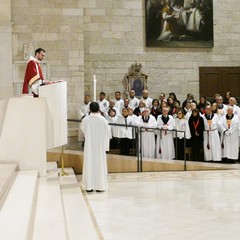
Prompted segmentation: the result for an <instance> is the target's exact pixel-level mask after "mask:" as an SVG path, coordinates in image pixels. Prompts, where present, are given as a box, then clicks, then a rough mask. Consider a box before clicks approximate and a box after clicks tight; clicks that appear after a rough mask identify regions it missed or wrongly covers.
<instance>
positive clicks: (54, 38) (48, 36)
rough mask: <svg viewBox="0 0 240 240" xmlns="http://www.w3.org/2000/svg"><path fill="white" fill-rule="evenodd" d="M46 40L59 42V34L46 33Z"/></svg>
mask: <svg viewBox="0 0 240 240" xmlns="http://www.w3.org/2000/svg"><path fill="white" fill-rule="evenodd" d="M46 40H47V41H57V40H58V34H57V33H46Z"/></svg>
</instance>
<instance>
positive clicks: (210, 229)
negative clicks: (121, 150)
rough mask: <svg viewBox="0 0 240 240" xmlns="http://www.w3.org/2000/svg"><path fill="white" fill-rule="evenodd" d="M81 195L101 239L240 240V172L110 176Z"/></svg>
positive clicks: (79, 177)
mask: <svg viewBox="0 0 240 240" xmlns="http://www.w3.org/2000/svg"><path fill="white" fill-rule="evenodd" d="M78 179H79V181H80V182H81V175H79V176H78ZM82 192H83V195H84V198H85V201H86V203H87V206H88V210H89V212H90V214H91V217H92V220H93V222H94V224H95V228H96V231H97V232H98V236H99V239H104V240H127V239H129V240H135V239H137V240H150V239H151V240H235V239H236V240H238V239H240V228H239V226H240V171H239V170H228V171H194V172H158V173H131V174H130V173H128V174H109V190H108V191H106V192H104V193H97V192H93V193H86V192H85V191H84V190H83V191H82Z"/></svg>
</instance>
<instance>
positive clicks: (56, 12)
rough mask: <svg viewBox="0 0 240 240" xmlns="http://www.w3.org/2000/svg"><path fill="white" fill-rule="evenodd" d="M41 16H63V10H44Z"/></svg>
mask: <svg viewBox="0 0 240 240" xmlns="http://www.w3.org/2000/svg"><path fill="white" fill-rule="evenodd" d="M40 12H41V15H43V16H45V15H48V16H53V15H61V14H62V10H61V8H42V9H41V10H40Z"/></svg>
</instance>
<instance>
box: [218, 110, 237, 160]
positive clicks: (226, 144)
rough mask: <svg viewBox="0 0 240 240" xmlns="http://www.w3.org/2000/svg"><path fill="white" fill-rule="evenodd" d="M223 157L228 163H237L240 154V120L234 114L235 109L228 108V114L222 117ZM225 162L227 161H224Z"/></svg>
mask: <svg viewBox="0 0 240 240" xmlns="http://www.w3.org/2000/svg"><path fill="white" fill-rule="evenodd" d="M221 132H222V157H223V158H226V162H229V163H230V162H235V161H236V160H237V159H238V152H239V137H238V135H239V119H238V117H237V116H236V115H235V114H233V107H231V106H228V107H227V114H226V115H224V116H223V117H222V124H221ZM224 160H225V159H224Z"/></svg>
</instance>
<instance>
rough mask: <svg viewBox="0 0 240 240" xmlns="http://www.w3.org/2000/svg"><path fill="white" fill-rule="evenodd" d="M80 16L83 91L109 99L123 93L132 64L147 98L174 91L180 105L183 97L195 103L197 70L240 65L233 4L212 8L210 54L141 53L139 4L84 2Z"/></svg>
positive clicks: (134, 0)
mask: <svg viewBox="0 0 240 240" xmlns="http://www.w3.org/2000/svg"><path fill="white" fill-rule="evenodd" d="M87 2H88V4H87V3H86V4H85V6H84V7H85V13H84V26H85V28H84V29H85V32H84V46H85V90H86V91H87V92H92V78H93V77H92V76H93V74H96V76H97V83H98V86H97V92H98V93H99V92H100V91H104V92H106V94H107V96H110V97H112V96H114V91H115V90H120V91H122V92H123V90H124V84H123V77H124V74H125V73H127V70H128V67H129V66H130V65H131V64H132V63H134V62H135V61H138V62H140V63H141V64H142V66H143V67H142V71H143V72H144V73H146V74H147V75H148V89H149V91H150V95H151V96H152V97H158V96H159V93H160V92H165V93H167V94H168V93H169V92H171V91H174V92H175V93H176V94H177V96H178V98H179V99H180V100H181V101H183V100H184V99H185V97H186V94H187V93H188V92H191V93H193V94H194V95H195V98H196V99H198V97H199V67H200V66H239V65H240V41H239V38H240V28H239V27H238V25H239V22H240V15H239V14H238V11H239V9H240V4H239V2H238V1H237V0H219V1H213V2H214V3H213V4H214V47H213V48H165V49H164V48H146V47H145V46H146V44H145V12H144V6H145V5H144V0H112V1H104V0H102V1H100V0H92V1H87Z"/></svg>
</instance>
